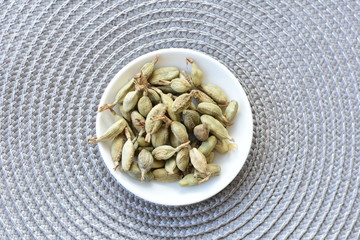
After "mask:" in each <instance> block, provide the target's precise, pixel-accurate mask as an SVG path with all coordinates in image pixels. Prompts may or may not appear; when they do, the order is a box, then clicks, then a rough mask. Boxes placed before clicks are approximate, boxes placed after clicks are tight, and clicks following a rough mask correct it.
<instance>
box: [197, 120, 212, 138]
mask: <svg viewBox="0 0 360 240" xmlns="http://www.w3.org/2000/svg"><path fill="white" fill-rule="evenodd" d="M209 133H210V129H209V125H208V124H207V123H203V124H199V125H197V126H196V127H195V128H194V135H195V137H196V138H197V139H198V140H199V141H202V142H203V141H206V140H207V139H208V138H209Z"/></svg>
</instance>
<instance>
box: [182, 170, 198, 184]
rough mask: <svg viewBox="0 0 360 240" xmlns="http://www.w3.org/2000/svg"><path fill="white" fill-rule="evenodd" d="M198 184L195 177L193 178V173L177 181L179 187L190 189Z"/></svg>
mask: <svg viewBox="0 0 360 240" xmlns="http://www.w3.org/2000/svg"><path fill="white" fill-rule="evenodd" d="M199 184H200V181H199V179H198V178H197V177H195V176H194V173H189V174H187V175H185V177H183V178H182V179H181V180H180V181H179V185H180V186H181V187H192V186H196V185H199Z"/></svg>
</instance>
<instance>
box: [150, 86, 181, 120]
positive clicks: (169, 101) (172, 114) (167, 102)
mask: <svg viewBox="0 0 360 240" xmlns="http://www.w3.org/2000/svg"><path fill="white" fill-rule="evenodd" d="M155 91H156V92H157V93H158V94H159V95H160V97H161V101H162V103H164V104H165V105H166V110H167V113H168V115H169V117H170V118H171V120H173V121H178V120H179V119H180V115H179V114H176V113H175V112H174V111H173V110H172V105H173V102H174V100H173V99H172V98H171V97H170V96H169V95H167V94H164V93H163V92H162V91H161V90H159V89H156V88H155Z"/></svg>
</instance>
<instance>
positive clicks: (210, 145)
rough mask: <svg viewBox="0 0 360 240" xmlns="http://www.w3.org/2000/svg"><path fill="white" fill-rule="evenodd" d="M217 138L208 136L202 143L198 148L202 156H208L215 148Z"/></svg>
mask: <svg viewBox="0 0 360 240" xmlns="http://www.w3.org/2000/svg"><path fill="white" fill-rule="evenodd" d="M217 141H218V140H217V138H216V137H215V136H210V137H209V138H208V139H207V140H206V141H204V142H202V143H201V145H200V147H199V148H198V149H199V151H200V152H202V154H204V155H205V156H208V155H209V154H210V153H211V152H212V151H213V150H214V148H215V146H216V143H217Z"/></svg>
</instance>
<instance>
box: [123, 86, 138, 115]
mask: <svg viewBox="0 0 360 240" xmlns="http://www.w3.org/2000/svg"><path fill="white" fill-rule="evenodd" d="M139 97H140V92H138V91H131V92H128V93H127V94H126V96H125V98H124V102H123V109H124V111H125V112H130V111H131V110H132V109H133V108H134V107H135V106H136V104H137V103H138V101H139Z"/></svg>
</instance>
